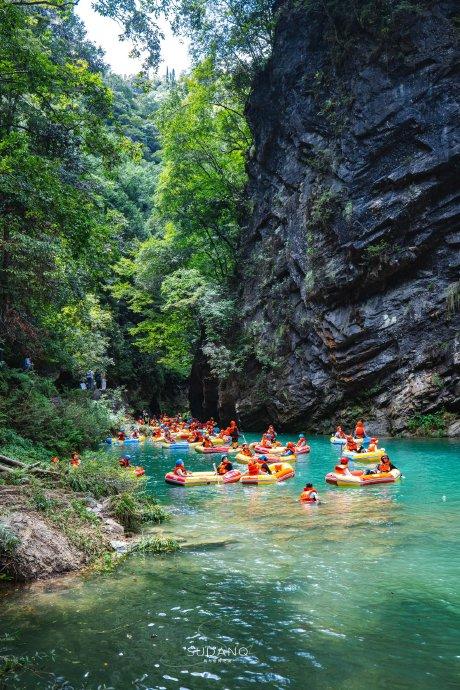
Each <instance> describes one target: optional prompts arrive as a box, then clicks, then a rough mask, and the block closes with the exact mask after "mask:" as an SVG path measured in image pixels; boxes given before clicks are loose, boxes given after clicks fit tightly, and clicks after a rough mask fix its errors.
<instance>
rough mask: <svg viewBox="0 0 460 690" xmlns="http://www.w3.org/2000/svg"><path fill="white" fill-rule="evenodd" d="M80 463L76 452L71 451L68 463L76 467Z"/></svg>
mask: <svg viewBox="0 0 460 690" xmlns="http://www.w3.org/2000/svg"><path fill="white" fill-rule="evenodd" d="M80 463H81V458H80V456H79V455H78V453H77V452H75V451H74V452H73V453H71V455H70V464H71V465H73V466H74V467H78V466H79V464H80Z"/></svg>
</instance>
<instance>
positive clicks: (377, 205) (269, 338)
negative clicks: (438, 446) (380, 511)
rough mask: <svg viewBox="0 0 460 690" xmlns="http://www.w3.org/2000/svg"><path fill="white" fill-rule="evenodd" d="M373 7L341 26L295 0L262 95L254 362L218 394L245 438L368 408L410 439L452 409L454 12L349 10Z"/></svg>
mask: <svg viewBox="0 0 460 690" xmlns="http://www.w3.org/2000/svg"><path fill="white" fill-rule="evenodd" d="M312 4H317V3H312ZM328 4H330V5H331V6H332V7H335V6H337V3H329V0H326V2H325V3H324V7H326V10H327V7H328ZM339 4H340V3H339ZM380 4H383V3H380ZM378 5H379V3H375V2H373V3H372V2H368V3H366V2H362V3H360V2H357V3H351V5H350V8H349V16H348V17H347V18H346V21H344V20H343V18H342V19H341V18H340V17H334V15H333V10H331V14H330V13H329V12H327V11H326V12H324V10H321V11H316V12H314V11H307V10H306V9H305V5H303V6H302V4H301V3H298V2H297V3H290V2H288V3H284V4H283V5H282V7H281V10H280V18H279V21H278V26H277V31H276V38H275V45H274V51H273V56H272V59H271V60H270V62H269V64H268V65H267V67H266V68H265V70H264V72H263V73H262V74H261V75H260V76H259V78H258V79H257V81H256V84H255V87H254V90H253V94H252V97H251V100H250V103H249V106H248V117H249V120H250V123H251V127H252V130H253V133H254V139H255V144H254V147H253V150H252V151H251V157H250V160H249V163H248V170H249V176H250V184H249V194H250V197H251V199H252V201H253V207H254V210H253V215H252V218H251V222H250V225H249V228H248V229H247V230H246V231H245V232H244V235H243V240H242V247H241V261H240V265H241V282H242V284H243V288H242V294H241V321H242V328H243V331H244V332H245V333H246V335H249V336H250V340H251V342H253V343H254V352H253V356H252V357H251V358H249V359H248V361H247V363H246V367H245V371H244V373H243V375H242V376H240V377H238V381H233V382H230V384H229V385H228V387H227V388H226V389H225V390H222V391H221V402H222V403H223V404H225V405H227V406H228V404H229V399H230V398H231V399H232V401H234V403H235V405H236V408H237V411H238V413H239V416H240V418H241V421H242V424H243V426H244V427H245V428H257V429H259V428H261V426H262V425H263V424H266V423H267V422H269V421H271V422H276V423H277V424H278V425H279V427H280V428H284V429H286V430H289V429H294V428H297V429H298V428H299V427H300V426H306V427H307V428H309V429H318V430H326V429H329V428H330V424H331V423H334V422H335V421H336V420H341V421H343V420H344V419H346V418H347V416H348V417H349V418H350V420H351V419H352V418H356V417H357V416H360V415H361V414H363V415H365V416H366V418H367V419H368V420H369V419H370V420H371V421H372V424H371V428H372V429H373V430H374V431H375V432H379V433H383V432H385V431H390V432H402V431H404V430H405V429H406V428H407V423H408V422H409V421H410V419H411V418H413V416H414V414H416V413H424V414H426V413H429V412H438V413H440V412H443V411H446V412H448V413H451V414H452V413H455V411H456V410H458V401H459V393H460V384H459V375H458V365H459V363H460V342H459V334H458V302H459V294H460V291H459V286H460V283H459V277H460V276H459V264H460V258H459V256H460V255H459V246H460V232H459V227H458V197H456V193H455V192H456V178H455V172H456V170H455V166H456V164H458V148H456V142H455V129H454V127H455V123H456V119H457V117H458V110H457V108H458V105H457V104H456V101H455V93H454V74H455V33H454V23H453V12H454V7H455V4H454V3H453V2H433V3H430V4H429V6H428V5H427V4H424V5H418V6H417V7H415V9H416V11H412V10H410V9H409V11H407V9H406V10H403V9H399V10H398V11H396V9H395V11H394V14H393V15H392V16H390V17H388V18H384V19H382V17H380V18H379V20H377V19H375V17H373V16H372V12H370V10H369V12H370V15H366V13H365V12H364V14H357V15H356V16H353V12H354V10H353V9H351V8H352V7H355V6H358V7H361V8H364V10H365V9H366V6H369V7H374V9H375V7H376V6H378ZM393 5H394V7H395V8H396V7H399V5H398V3H393ZM408 5H409V7H410V4H409V3H405V6H406V7H407V6H408ZM420 7H421V9H420ZM389 27H390V28H389ZM447 419H448V420H449V417H447Z"/></svg>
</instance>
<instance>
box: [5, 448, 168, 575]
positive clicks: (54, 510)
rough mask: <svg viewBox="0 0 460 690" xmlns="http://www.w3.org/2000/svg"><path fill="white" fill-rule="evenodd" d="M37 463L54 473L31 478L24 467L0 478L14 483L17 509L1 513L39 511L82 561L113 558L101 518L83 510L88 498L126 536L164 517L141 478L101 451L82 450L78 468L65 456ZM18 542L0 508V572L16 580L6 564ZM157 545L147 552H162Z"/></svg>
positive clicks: (109, 559)
mask: <svg viewBox="0 0 460 690" xmlns="http://www.w3.org/2000/svg"><path fill="white" fill-rule="evenodd" d="M1 452H2V449H1V448H0V453H1ZM48 457H49V456H48ZM15 459H18V460H19V459H22V456H19V457H18V456H16V458H15ZM42 467H43V468H45V469H47V470H51V471H52V472H53V473H54V474H53V475H52V476H44V477H37V476H36V475H34V474H33V473H32V469H31V470H30V471H29V469H28V468H24V469H17V470H13V471H12V472H9V473H8V474H2V475H1V476H0V485H1V484H4V485H9V486H15V487H18V501H17V502H18V505H17V507H13V508H11V507H10V508H4V509H3V512H5V511H7V510H11V509H12V510H15V509H16V510H21V509H25V510H34V511H37V512H39V513H41V514H42V515H43V517H44V518H45V519H46V521H48V522H50V523H51V524H53V526H55V527H56V528H58V529H59V530H60V531H61V532H62V533H63V534H65V536H66V537H67V539H68V541H69V543H70V544H72V545H73V546H74V547H75V548H76V549H78V550H79V551H80V552H82V553H83V554H85V556H86V559H87V561H88V563H93V562H95V561H100V563H102V565H103V564H104V563H105V564H106V567H108V564H110V562H111V561H112V560H113V561H114V563H115V561H116V558H115V554H113V552H112V549H111V546H110V544H109V538H108V536H107V534H106V532H105V530H104V527H103V523H102V520H101V518H100V517H99V516H98V515H96V514H95V513H94V512H93V511H91V510H89V509H88V508H89V507H90V506H91V504H93V505H94V501H99V502H100V503H101V502H102V503H103V506H104V515H105V516H108V517H112V518H113V519H115V520H116V521H117V522H119V523H120V524H121V525H122V526H123V527H124V528H125V532H126V533H127V534H135V533H137V532H140V531H141V529H142V527H143V526H144V525H146V524H148V523H156V524H159V523H161V522H163V521H165V520H167V519H168V517H169V514H168V513H167V512H166V511H165V510H164V508H162V507H161V506H160V505H159V504H158V502H157V501H156V500H155V498H153V497H152V496H149V495H147V494H146V493H145V481H146V479H145V477H135V476H134V475H133V474H131V473H130V472H129V471H128V470H126V469H125V468H122V467H120V466H119V465H118V463H117V459H116V458H115V457H111V456H110V455H108V454H107V453H106V452H104V451H99V452H93V451H87V452H85V453H83V454H82V462H81V465H80V466H79V467H71V466H70V465H69V462H68V460H66V461H65V462H64V461H61V462H60V463H58V464H57V465H52V466H51V467H50V464H49V462H48V464H47V465H45V464H44V463H43V464H42ZM18 545H19V540H18V539H17V538H15V535H14V534H13V533H12V532H11V530H9V528H7V526H6V525H5V524H3V525H2V523H1V507H0V572H1V571H3V573H4V574H6V575H7V576H10V577H12V578H13V579H20V573H18V572H17V571H16V570H15V569H14V568H13V567H12V564H13V562H14V550H15V548H16V547H17V546H18ZM157 549H158V550H157V551H155V549H154V548H153V547H152V550H151V552H152V553H153V552H155V553H157V552H162V551H161V548H160V546H159V545H157ZM101 559H102V560H101ZM103 570H104V567H102V571H103Z"/></svg>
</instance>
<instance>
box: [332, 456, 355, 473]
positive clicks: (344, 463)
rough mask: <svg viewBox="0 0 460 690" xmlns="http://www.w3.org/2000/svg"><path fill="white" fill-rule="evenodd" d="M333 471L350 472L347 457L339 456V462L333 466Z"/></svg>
mask: <svg viewBox="0 0 460 690" xmlns="http://www.w3.org/2000/svg"><path fill="white" fill-rule="evenodd" d="M334 472H335V473H336V474H344V475H347V474H351V472H350V470H349V467H348V458H340V460H339V462H338V463H337V465H336V466H335V467H334Z"/></svg>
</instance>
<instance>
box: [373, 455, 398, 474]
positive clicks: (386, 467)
mask: <svg viewBox="0 0 460 690" xmlns="http://www.w3.org/2000/svg"><path fill="white" fill-rule="evenodd" d="M396 469H397V467H395V465H393V463H392V462H391V461H390V458H389V457H388V455H382V457H381V458H380V462H379V464H378V465H377V471H378V472H391V470H396Z"/></svg>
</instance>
